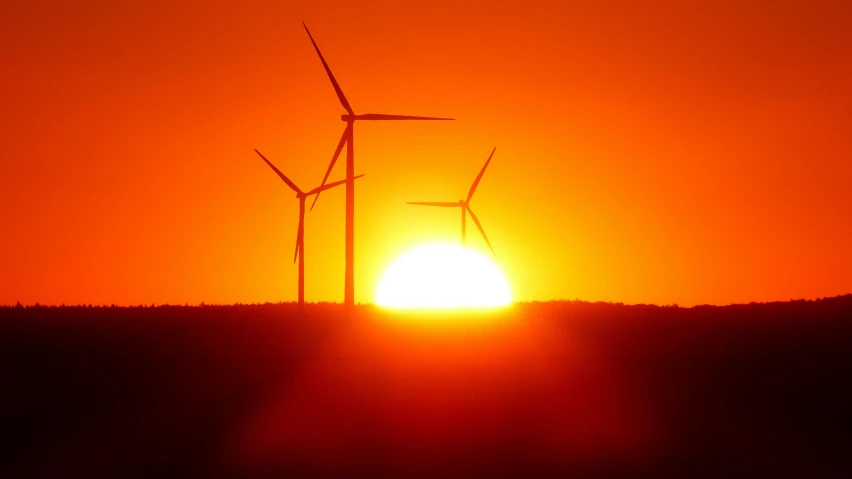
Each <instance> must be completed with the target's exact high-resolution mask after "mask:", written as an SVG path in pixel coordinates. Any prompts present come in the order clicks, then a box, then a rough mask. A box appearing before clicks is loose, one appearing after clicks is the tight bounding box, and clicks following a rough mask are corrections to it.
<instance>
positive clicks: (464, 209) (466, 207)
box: [407, 146, 497, 259]
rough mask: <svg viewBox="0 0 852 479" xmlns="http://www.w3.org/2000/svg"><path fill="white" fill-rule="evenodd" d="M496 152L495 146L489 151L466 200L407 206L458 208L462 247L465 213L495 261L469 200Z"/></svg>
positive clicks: (464, 233)
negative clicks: (468, 214) (480, 234)
mask: <svg viewBox="0 0 852 479" xmlns="http://www.w3.org/2000/svg"><path fill="white" fill-rule="evenodd" d="M495 151H497V147H496V146H495V147H494V149H493V150H491V154H490V155H489V156H488V159H487V160H485V165H484V166H483V167H482V170H480V171H479V174H478V175H476V179H475V180H473V184H472V185H470V191H468V192H467V199H464V200H459V201H458V203H456V202H449V201H447V202H445V201H410V202H408V203H407V204H409V205H422V206H441V207H445V208H452V207H459V208H461V224H462V228H461V231H462V247H464V245H465V241H466V238H465V235H466V232H465V221H466V219H467V213H470V217H471V219H472V220H473V222H474V223H476V227H477V228H479V232H480V233H482V238H483V239H484V240H485V243H486V244H487V245H488V248H489V249H491V254H493V255H494V258H495V259H497V253H495V252H494V248H493V247H492V246H491V242H490V241H488V236H486V235H485V230H484V229H482V225H481V224H480V223H479V219H478V218H477V217H476V215H475V214H474V213H473V210H472V209H470V199H471V198H473V192H474V191H476V187H477V186H479V180H481V179H482V175H483V174H485V169H486V168H488V163H491V157H493V156H494V152H495Z"/></svg>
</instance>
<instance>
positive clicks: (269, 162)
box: [254, 149, 302, 194]
mask: <svg viewBox="0 0 852 479" xmlns="http://www.w3.org/2000/svg"><path fill="white" fill-rule="evenodd" d="M254 152H255V153H257V154H258V155H260V157H261V158H263V161H265V162H266V164H267V165H269V167H270V168H272V171H274V172H276V173H278V176H280V177H281V179H282V180H284V183H287V186H289V187H290V188H292V189H293V191H295V192H296V193H299V194H301V193H302V190H300V189H299V187H298V186H296V184H295V183H293V182H292V181H290V178H287V177H286V176H285V175H284V173H281V170H279V169H278V168H276V167H275V165H273V164H272V162H271V161H269V160H267V159H266V157H265V156H263V154H262V153H261V152H259V151H257V149H255V150H254Z"/></svg>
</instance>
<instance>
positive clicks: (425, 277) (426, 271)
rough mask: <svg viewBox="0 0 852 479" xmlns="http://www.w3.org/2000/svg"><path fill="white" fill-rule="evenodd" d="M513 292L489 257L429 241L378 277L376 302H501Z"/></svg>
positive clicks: (406, 305) (409, 305)
mask: <svg viewBox="0 0 852 479" xmlns="http://www.w3.org/2000/svg"><path fill="white" fill-rule="evenodd" d="M511 302H512V293H511V292H510V291H509V285H508V284H507V283H506V279H505V278H504V277H503V274H502V273H501V272H500V270H499V269H498V268H497V266H496V265H495V264H494V263H492V262H491V261H490V260H489V259H488V258H486V257H484V256H482V255H481V254H479V253H477V252H475V251H471V250H469V249H464V248H461V247H459V246H453V245H428V246H421V247H419V248H416V249H413V250H411V251H409V252H408V253H406V254H405V255H403V256H402V257H400V258H399V259H397V260H396V261H395V262H394V263H393V264H392V265H391V266H390V267H389V268H388V269H387V270H385V273H384V275H383V276H382V279H381V280H380V281H379V287H378V290H377V291H376V303H377V304H378V305H380V306H387V307H392V308H457V307H488V306H503V305H506V304H509V303H511Z"/></svg>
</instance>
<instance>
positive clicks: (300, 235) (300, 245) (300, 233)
mask: <svg viewBox="0 0 852 479" xmlns="http://www.w3.org/2000/svg"><path fill="white" fill-rule="evenodd" d="M254 152H255V153H257V154H258V155H259V156H260V157H261V158H263V161H265V162H266V164H267V165H269V167H270V168H272V171H274V172H275V173H277V174H278V176H280V177H281V179H282V180H284V183H287V186H289V187H290V189H292V190H293V191H295V192H296V198H299V229H298V230H297V231H296V251H295V253H293V262H294V263H295V262H296V257H297V256H298V258H299V305H300V306H301V305H304V304H305V199H306V198H307V197H309V196H311V195H318V194H319V193H320V191H325V190H328V189H331V188H334V187H335V186H340V185H342V184H343V183H346V180H340V181H335V182H334V183H329V184H327V185H321V186H318V187H316V188H314V189H312V190H311V191H308V192H307V193H306V192H304V191H302V190H300V189H299V187H298V186H296V184H295V183H293V182H292V181H290V178H287V177H286V176H284V173H281V170H279V169H278V168H276V167H275V165H273V164H272V162H271V161H269V160H267V159H266V157H265V156H263V154H262V153H261V152H259V151H257V150H254ZM362 176H364V175H358V176H356V177H354V178H360V177H362Z"/></svg>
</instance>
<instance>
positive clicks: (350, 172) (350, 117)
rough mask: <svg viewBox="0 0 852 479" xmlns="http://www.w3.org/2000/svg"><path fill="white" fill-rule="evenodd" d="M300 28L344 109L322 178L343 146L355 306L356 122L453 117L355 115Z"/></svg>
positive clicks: (348, 282)
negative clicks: (340, 129) (343, 124)
mask: <svg viewBox="0 0 852 479" xmlns="http://www.w3.org/2000/svg"><path fill="white" fill-rule="evenodd" d="M302 26H304V27H305V31H306V32H308V37H309V38H310V39H311V43H312V44H313V45H314V50H316V51H317V55H319V59H320V61H321V62H322V66H323V68H325V73H326V74H327V75H328V79H329V80H331V86H333V87H334V92H335V93H337V98H338V99H339V100H340V104H341V105H342V106H343V109H344V110H346V113H345V114H343V115H341V116H340V119H341V120H343V121H344V122H346V128H345V129H344V130H343V135H342V136H341V137H340V141H339V142H338V143H337V148H336V149H335V150H334V155H333V156H332V157H331V163H329V165H328V170H327V171H326V172H325V177H324V178H323V180H322V185H325V181H326V180H327V179H328V175H329V174H330V173H331V169H332V168H334V163H335V162H336V161H337V157H338V156H339V155H340V152H341V150H343V145H344V144H345V145H346V273H345V284H344V289H343V304H345V305H347V306H352V305H354V304H355V182H354V181H353V180H354V179H355V146H354V140H355V135H354V127H355V122H356V121H358V120H370V121H380V120H453V118H432V117H426V116H408V115H385V114H378V113H366V114H361V115H356V114H355V111H354V110H353V109H352V107H351V106H350V105H349V102H348V101H347V100H346V97H345V96H344V95H343V90H341V89H340V85H339V84H338V83H337V80H336V79H335V78H334V75H333V74H332V73H331V69H330V68H329V67H328V63H326V61H325V58H324V57H323V56H322V53H321V52H320V50H319V47H318V46H317V42H315V41H314V37H313V36H312V35H311V32H310V30H308V26H307V25H305V22H302ZM317 199H319V194H317V196H316V197H315V198H314V202H313V203H312V204H311V209H314V205H316V202H317Z"/></svg>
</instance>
